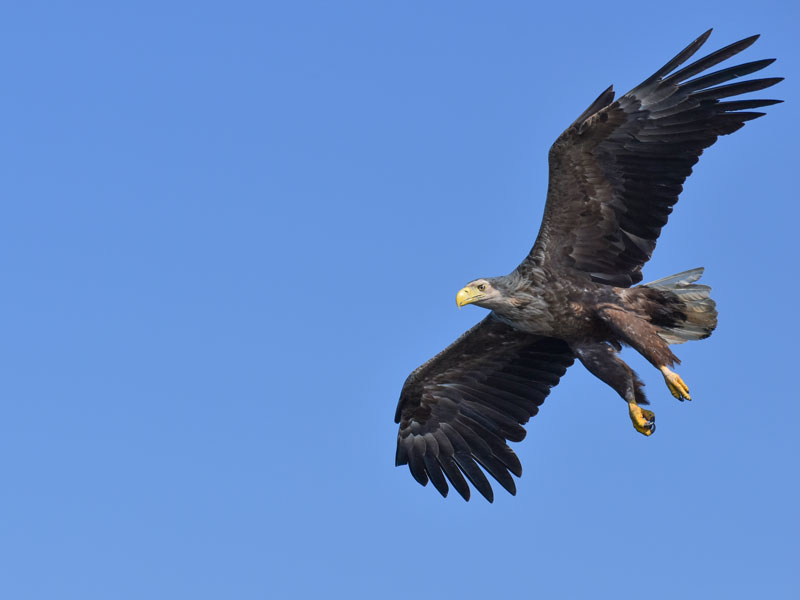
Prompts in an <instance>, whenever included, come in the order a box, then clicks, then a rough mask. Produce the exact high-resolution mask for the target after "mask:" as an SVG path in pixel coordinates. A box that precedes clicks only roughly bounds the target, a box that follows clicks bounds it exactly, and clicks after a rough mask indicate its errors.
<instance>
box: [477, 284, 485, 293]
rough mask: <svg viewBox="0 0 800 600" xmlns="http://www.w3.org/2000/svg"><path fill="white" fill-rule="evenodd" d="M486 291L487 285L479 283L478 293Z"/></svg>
mask: <svg viewBox="0 0 800 600" xmlns="http://www.w3.org/2000/svg"><path fill="white" fill-rule="evenodd" d="M485 289H486V284H485V283H479V284H478V291H479V292H482V291H483V290H485Z"/></svg>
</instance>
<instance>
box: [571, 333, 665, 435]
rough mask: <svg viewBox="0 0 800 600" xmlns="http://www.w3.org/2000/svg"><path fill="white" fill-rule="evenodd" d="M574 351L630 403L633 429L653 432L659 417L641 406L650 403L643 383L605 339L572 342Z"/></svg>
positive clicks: (646, 432)
mask: <svg viewBox="0 0 800 600" xmlns="http://www.w3.org/2000/svg"><path fill="white" fill-rule="evenodd" d="M572 351H573V352H575V355H576V356H577V357H578V359H579V360H580V361H581V362H582V363H583V366H584V367H586V368H587V369H588V371H589V372H590V373H591V374H592V375H594V376H595V377H597V378H598V379H600V380H602V381H604V382H605V383H607V384H608V385H610V386H611V387H612V388H614V390H616V392H617V393H618V394H619V395H620V396H622V398H623V399H624V400H625V401H626V402H627V403H628V415H629V416H630V418H631V422H632V423H633V427H634V429H636V431H638V432H639V433H642V434H644V435H652V433H653V432H654V431H655V430H656V416H655V414H653V411H650V410H647V409H644V408H642V407H641V406H640V405H642V404H647V398H646V397H645V395H644V391H643V390H642V387H643V386H644V384H643V383H642V382H641V381H640V380H639V378H638V377H637V376H636V373H634V372H633V369H631V368H630V367H629V366H628V365H626V364H625V363H624V362H623V361H622V360H621V359H620V358H619V357H618V356H617V353H616V350H614V348H612V347H611V345H610V344H607V343H606V342H582V343H579V344H572Z"/></svg>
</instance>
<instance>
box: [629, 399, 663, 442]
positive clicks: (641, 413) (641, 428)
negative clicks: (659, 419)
mask: <svg viewBox="0 0 800 600" xmlns="http://www.w3.org/2000/svg"><path fill="white" fill-rule="evenodd" d="M628 414H629V415H630V416H631V422H632V423H633V428H634V429H635V430H636V431H638V432H639V433H641V434H642V435H653V433H654V432H655V430H656V415H655V413H653V411H652V410H647V409H644V408H642V407H641V406H639V405H638V404H636V403H635V402H629V403H628Z"/></svg>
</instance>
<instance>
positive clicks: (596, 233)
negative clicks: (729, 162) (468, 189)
mask: <svg viewBox="0 0 800 600" xmlns="http://www.w3.org/2000/svg"><path fill="white" fill-rule="evenodd" d="M710 33H711V31H710V30H709V31H707V32H706V33H704V34H703V35H701V36H700V37H699V38H698V39H697V40H695V41H694V42H692V43H691V44H690V45H689V46H688V47H687V48H686V49H685V50H683V51H682V52H681V53H680V54H678V55H677V56H676V57H675V58H673V59H672V60H671V61H670V62H668V63H667V64H666V65H665V66H664V67H662V68H661V69H660V70H659V71H658V72H657V73H655V74H654V75H652V76H651V77H650V78H648V79H647V80H646V81H644V82H643V83H642V84H640V85H639V86H637V87H636V88H634V89H633V90H631V91H630V92H628V93H627V94H625V95H624V96H622V97H621V98H620V99H619V100H617V101H613V100H614V92H613V91H612V89H611V88H609V89H608V90H606V91H605V92H603V94H601V95H600V97H599V98H598V99H597V100H595V102H594V103H593V104H592V105H591V106H590V107H589V108H588V109H587V110H586V111H585V112H584V113H583V114H582V115H581V116H580V117H578V119H577V120H576V121H575V122H574V123H573V124H572V125H571V126H570V127H569V128H568V129H567V130H566V131H565V132H564V133H562V134H561V136H560V137H559V138H558V139H557V140H556V142H555V144H553V147H552V148H551V149H550V184H549V190H548V194H547V204H546V206H545V213H544V219H543V220H542V227H541V230H540V231H539V236H538V238H537V240H536V243H535V245H534V247H533V249H532V250H531V252H530V254H529V255H528V257H527V258H526V259H525V261H524V262H523V263H522V264H521V265H520V266H519V267H518V269H519V270H520V271H522V272H523V273H524V272H525V271H526V270H530V269H531V268H532V267H536V266H538V267H541V266H545V265H550V266H555V267H559V268H565V267H566V268H570V267H571V268H573V269H576V270H577V271H580V272H583V273H586V274H588V276H590V277H591V278H592V279H593V280H594V281H596V282H599V283H606V284H611V285H617V286H630V285H632V284H634V283H638V282H639V281H641V279H642V273H641V269H642V266H643V265H644V264H645V262H647V260H648V259H649V258H650V256H651V254H652V253H653V250H654V249H655V246H656V240H657V239H658V236H659V234H660V233H661V228H662V227H664V225H666V223H667V219H668V217H669V214H670V213H671V212H672V206H673V205H674V204H675V203H676V202H677V201H678V194H680V193H681V191H682V189H683V182H684V181H685V180H686V178H687V177H688V176H689V174H690V173H691V172H692V166H693V165H694V164H695V163H696V162H697V160H698V158H699V156H700V154H701V153H702V152H703V150H704V149H705V148H708V147H709V146H711V145H712V144H713V143H714V142H715V141H716V140H717V137H718V136H720V135H726V134H729V133H733V132H734V131H736V130H737V129H739V128H741V127H742V126H743V125H744V123H745V122H746V121H750V120H752V119H755V118H758V117H760V116H762V115H763V114H764V113H762V112H751V111H749V110H748V109H752V108H758V107H762V106H768V105H770V104H775V103H777V102H780V101H779V100H734V101H725V102H722V101H721V100H722V99H724V98H730V97H732V96H737V95H739V94H744V93H746V92H752V91H755V90H761V89H764V88H767V87H769V86H771V85H774V84H776V83H778V82H779V81H781V79H782V78H769V79H753V80H749V81H743V82H739V83H733V84H727V85H720V84H723V83H725V82H727V81H729V80H731V79H735V78H737V77H741V76H744V75H748V74H750V73H753V72H755V71H758V70H760V69H763V68H764V67H766V66H767V65H769V64H770V63H772V62H773V61H774V59H768V60H759V61H755V62H750V63H745V64H742V65H738V66H735V67H730V68H727V69H722V70H719V71H716V72H713V73H710V74H707V75H702V76H699V77H695V76H696V75H698V74H700V73H702V72H703V71H706V70H707V69H709V68H711V67H713V66H714V65H716V64H718V63H720V62H722V61H723V60H725V59H727V58H730V57H731V56H734V55H735V54H738V53H739V52H741V51H742V50H744V49H745V48H747V47H748V46H750V45H751V44H752V43H753V42H754V41H755V40H756V39H757V38H758V36H753V37H749V38H747V39H744V40H741V41H739V42H736V43H735V44H731V45H730V46H727V47H726V48H723V49H721V50H718V51H717V52H714V53H712V54H710V55H708V56H706V57H705V58H703V59H701V60H698V61H697V62H695V63H693V64H691V65H689V66H688V67H685V68H683V69H681V70H679V71H675V69H677V68H678V67H679V66H680V65H681V64H683V63H684V62H685V61H686V60H687V59H689V57H691V56H692V55H693V54H694V53H695V52H696V51H697V50H698V49H699V48H700V46H702V45H703V43H704V42H705V41H706V39H707V38H708V36H709V35H710Z"/></svg>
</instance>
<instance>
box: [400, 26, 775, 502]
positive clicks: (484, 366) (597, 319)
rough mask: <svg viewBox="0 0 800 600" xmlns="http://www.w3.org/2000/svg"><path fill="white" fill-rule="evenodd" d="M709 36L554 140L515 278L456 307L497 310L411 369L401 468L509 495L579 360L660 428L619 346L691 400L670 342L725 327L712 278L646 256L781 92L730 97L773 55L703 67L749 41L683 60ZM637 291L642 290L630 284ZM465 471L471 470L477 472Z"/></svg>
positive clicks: (403, 406)
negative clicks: (528, 441)
mask: <svg viewBox="0 0 800 600" xmlns="http://www.w3.org/2000/svg"><path fill="white" fill-rule="evenodd" d="M709 34H710V31H708V32H706V33H705V34H703V35H702V36H700V38H698V39H697V40H695V41H694V42H692V44H690V45H689V46H688V47H687V48H686V49H684V50H683V51H682V52H681V53H679V54H678V55H677V56H676V57H675V58H673V59H672V60H671V61H669V62H668V63H667V64H666V65H665V66H664V67H662V68H661V69H659V71H657V72H656V73H655V74H653V75H652V76H651V77H649V78H648V79H646V80H645V81H644V82H642V83H641V84H640V85H639V86H637V87H636V88H634V89H633V90H631V91H630V92H628V93H627V94H625V95H624V96H622V97H620V98H619V99H617V100H614V92H613V91H612V89H611V88H609V89H608V90H606V91H605V92H603V93H602V94H601V95H600V96H599V97H598V98H597V99H596V100H595V101H594V102H593V103H592V104H591V105H590V106H589V108H587V109H586V110H585V111H584V112H583V113H582V114H581V115H580V116H579V117H578V118H577V119H576V120H575V122H574V123H572V125H570V126H569V127H568V128H567V129H566V130H565V131H564V133H562V134H561V135H560V136H559V138H558V139H557V140H556V142H555V143H554V144H553V146H552V148H551V149H550V156H549V164H550V184H549V188H548V194H547V203H546V205H545V211H544V217H543V219H542V225H541V227H540V230H539V235H538V237H537V239H536V242H535V244H534V246H533V248H532V249H531V251H530V253H529V254H528V256H527V257H526V258H525V259H524V260H523V262H522V263H521V264H520V265H519V266H518V267H517V268H516V269H514V270H513V271H512V272H511V273H510V274H509V275H505V276H502V277H493V278H482V279H476V280H475V281H473V282H471V283H469V284H468V285H467V286H466V287H464V288H463V289H462V290H461V291H460V292H459V293H458V296H457V299H456V300H457V302H458V305H459V306H463V305H466V304H477V305H478V306H482V307H484V308H487V309H489V310H491V311H492V312H491V313H490V314H489V315H488V316H487V317H486V318H485V319H484V320H483V321H481V322H480V323H478V324H477V325H475V326H474V327H473V328H472V329H470V330H469V331H467V332H466V333H465V334H464V335H462V336H461V337H460V338H459V339H458V340H456V341H455V342H454V343H453V344H451V345H450V346H449V347H448V348H446V349H445V350H443V351H442V352H440V353H439V354H438V355H436V356H435V357H434V358H432V359H431V360H429V361H428V362H426V363H425V364H423V365H422V366H421V367H419V368H418V369H416V370H415V371H414V372H413V373H411V375H409V377H408V379H407V380H406V383H405V385H404V386H403V390H402V392H401V395H400V402H399V403H398V407H397V414H396V420H397V422H399V423H400V431H399V434H398V444H397V457H396V463H397V464H398V465H400V464H408V465H409V468H410V470H411V473H412V474H413V476H414V478H415V479H417V481H419V482H420V483H422V484H423V485H424V484H426V483H427V482H428V481H429V480H430V481H431V482H432V483H433V484H434V486H435V487H436V488H437V489H438V490H439V491H440V492H441V493H442V494H443V495H446V494H447V492H448V489H449V486H448V481H449V482H450V484H452V485H453V486H454V487H455V488H456V489H457V490H458V492H459V493H460V494H461V495H462V496H464V498H466V499H469V493H470V492H469V486H468V484H467V482H466V480H467V479H468V480H469V481H471V482H472V484H473V485H474V486H475V487H476V488H477V489H478V491H480V492H481V494H483V495H484V496H485V497H486V498H487V499H489V500H491V499H492V498H493V492H492V489H491V485H490V484H489V481H488V479H487V478H486V476H485V475H484V473H483V471H482V470H481V468H480V467H479V466H478V465H480V466H481V467H483V469H484V470H486V471H487V472H488V473H489V474H491V475H492V476H493V477H494V478H495V479H496V480H497V481H498V482H499V483H500V484H501V485H502V486H503V487H504V488H506V489H507V490H508V491H509V492H511V493H515V489H516V488H515V484H514V480H513V478H512V477H511V474H512V473H513V474H515V475H517V476H520V475H521V472H522V467H521V465H520V463H519V460H518V459H517V457H516V455H515V454H514V452H513V451H512V450H511V449H510V448H509V447H508V445H507V441H520V440H522V438H523V437H524V436H525V430H524V429H523V427H522V425H523V424H525V423H526V422H527V420H528V419H529V418H530V417H532V416H533V415H535V414H536V413H537V412H538V407H539V405H541V403H542V402H543V401H544V399H545V397H546V396H547V395H548V393H549V392H550V389H551V388H552V387H553V386H555V385H556V384H557V383H558V381H559V379H560V377H561V376H562V375H563V374H564V372H565V371H566V369H567V368H568V367H569V366H570V365H571V364H572V363H573V361H574V360H575V359H576V358H577V359H578V360H579V361H580V362H581V363H582V364H583V365H584V366H585V367H586V368H587V369H588V370H589V371H590V372H591V373H592V374H594V375H595V376H597V377H598V378H599V379H601V380H602V381H604V382H605V383H607V384H608V385H610V386H611V387H612V388H613V389H614V390H616V391H617V393H619V395H620V396H621V397H622V398H623V399H624V400H625V401H626V402H627V403H628V410H629V415H630V418H631V421H632V422H633V425H634V428H635V429H636V430H637V431H639V432H640V433H642V434H644V435H648V436H649V435H651V434H652V433H653V431H654V430H655V415H654V414H653V413H652V412H650V411H649V410H646V409H642V408H641V406H642V405H645V404H647V399H646V397H645V395H644V392H643V390H642V386H643V384H642V383H641V381H640V380H639V378H638V376H637V375H636V374H635V373H634V372H633V371H632V370H631V368H630V367H629V366H628V365H626V364H625V363H624V362H623V361H622V360H620V358H619V357H618V355H617V353H618V352H619V350H620V349H621V347H622V346H623V345H627V346H630V347H632V348H633V349H635V350H636V351H637V352H639V353H640V354H641V355H642V356H644V357H645V358H646V359H647V360H648V361H650V363H652V364H653V366H655V367H656V368H658V369H659V370H660V371H661V373H662V374H663V376H664V379H665V381H666V384H667V387H668V388H669V390H670V392H671V393H672V395H673V396H675V397H676V398H678V399H679V400H684V399H687V400H690V399H691V398H690V396H689V389H688V387H687V386H686V384H685V383H684V382H683V380H682V379H681V378H680V377H679V376H678V375H677V374H676V373H674V372H672V371H671V369H670V367H673V366H674V364H675V363H676V362H679V361H678V359H677V357H676V356H675V355H674V354H673V353H672V351H671V350H670V347H669V346H670V344H678V343H682V342H685V341H688V340H698V339H703V338H705V337H708V336H709V335H710V334H711V332H712V331H713V330H714V328H715V327H716V324H717V312H716V309H715V304H714V301H713V300H711V298H710V297H709V293H710V288H709V287H708V286H705V285H698V284H696V283H695V281H697V280H698V279H699V278H700V276H701V275H702V272H703V270H702V269H700V268H698V269H692V270H689V271H685V272H683V273H679V274H677V275H673V276H671V277H666V278H663V279H659V280H658V281H654V282H651V283H649V284H647V285H635V284H638V283H639V282H640V281H641V280H642V267H643V266H644V264H645V263H646V262H647V260H648V259H649V258H650V256H651V255H652V252H653V250H654V249H655V246H656V240H657V239H658V236H659V234H660V232H661V228H662V227H663V226H664V225H666V223H667V220H668V217H669V214H670V213H671V212H672V207H673V205H674V204H675V203H676V202H677V201H678V195H679V194H680V192H681V190H682V186H683V182H684V181H685V179H686V178H687V177H688V176H689V174H690V173H691V171H692V167H693V165H694V164H695V163H696V162H697V160H698V158H699V156H700V154H701V153H702V151H703V150H704V149H705V148H708V147H709V146H711V145H712V144H713V143H714V142H715V141H716V140H717V138H718V137H719V136H720V135H725V134H729V133H732V132H734V131H736V130H737V129H739V128H741V127H742V126H743V125H744V123H745V122H746V121H749V120H752V119H755V118H758V117H760V116H762V115H763V114H764V113H761V112H751V111H750V110H749V109H753V108H758V107H764V106H768V105H770V104H775V103H777V102H778V101H777V100H749V99H746V100H726V99H727V98H730V97H734V96H737V95H739V94H743V93H746V92H751V91H756V90H761V89H765V88H767V87H770V86H772V85H774V84H775V83H777V82H779V81H780V79H779V78H764V79H752V80H747V81H743V82H737V83H727V82H729V81H730V80H733V79H736V78H738V77H741V76H744V75H748V74H750V73H753V72H755V71H758V70H760V69H762V68H764V67H766V66H767V65H769V64H771V63H772V62H773V60H771V59H768V60H761V61H754V62H750V63H745V64H742V65H738V66H734V67H730V68H725V69H721V70H719V71H715V72H712V73H709V74H704V73H705V71H707V70H708V69H710V68H711V67H713V66H715V65H716V64H718V63H720V62H722V61H724V60H726V59H727V58H730V57H731V56H734V55H735V54H738V53H739V52H741V51H742V50H744V49H745V48H747V47H748V46H750V45H751V44H752V43H753V42H754V41H755V40H756V38H757V36H753V37H751V38H747V39H745V40H742V41H740V42H736V43H734V44H731V45H730V46H727V47H725V48H722V49H721V50H718V51H716V52H713V53H712V54H710V55H708V56H706V57H705V58H703V59H701V60H698V61H696V62H694V63H692V64H690V65H689V66H687V67H683V68H682V69H680V70H677V69H678V67H680V66H681V65H682V64H683V63H684V62H685V61H686V60H688V59H689V58H690V57H691V56H692V55H693V54H694V53H695V52H696V51H697V50H698V49H699V48H700V46H702V45H703V43H704V42H705V41H706V39H707V38H708V36H709ZM632 286H635V287H632ZM465 478H466V479H465Z"/></svg>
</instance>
